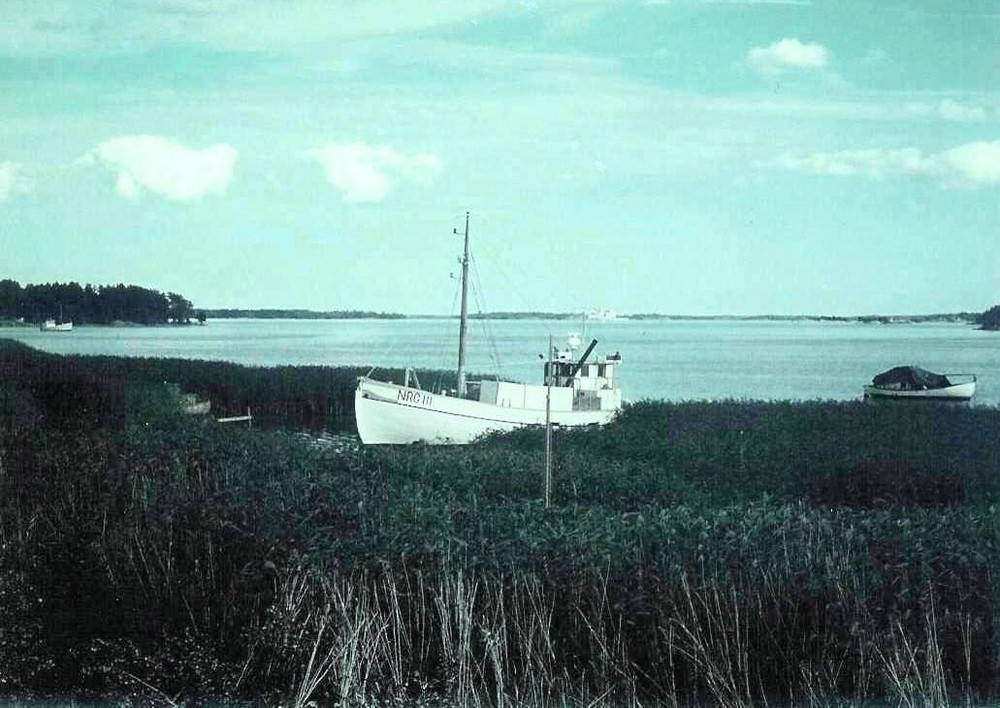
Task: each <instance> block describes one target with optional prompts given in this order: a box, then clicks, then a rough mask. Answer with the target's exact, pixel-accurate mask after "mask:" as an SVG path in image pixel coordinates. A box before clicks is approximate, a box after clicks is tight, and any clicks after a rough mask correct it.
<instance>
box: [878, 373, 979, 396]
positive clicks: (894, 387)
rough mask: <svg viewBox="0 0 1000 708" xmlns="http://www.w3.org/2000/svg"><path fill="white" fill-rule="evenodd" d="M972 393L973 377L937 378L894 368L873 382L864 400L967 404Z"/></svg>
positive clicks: (963, 375) (951, 376) (948, 375)
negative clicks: (883, 399)
mask: <svg viewBox="0 0 1000 708" xmlns="http://www.w3.org/2000/svg"><path fill="white" fill-rule="evenodd" d="M975 393H976V375H975V374H936V373H934V372H933V371H928V370H927V369H921V368H920V367H919V366H896V367H893V368H891V369H889V370H888V371H883V372H882V373H881V374H878V375H876V376H875V377H874V378H872V382H871V384H869V385H867V386H865V395H864V397H865V398H898V399H912V400H924V401H926V400H930V401H968V400H969V399H970V398H972V396H973V395H974V394H975Z"/></svg>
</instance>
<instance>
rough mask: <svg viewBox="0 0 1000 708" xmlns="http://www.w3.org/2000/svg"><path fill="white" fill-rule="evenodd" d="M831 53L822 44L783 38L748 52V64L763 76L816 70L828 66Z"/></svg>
mask: <svg viewBox="0 0 1000 708" xmlns="http://www.w3.org/2000/svg"><path fill="white" fill-rule="evenodd" d="M828 64H829V53H828V52H827V50H826V47H824V46H823V45H822V44H811V43H808V44H807V43H803V42H800V41H799V40H798V39H795V38H792V39H782V40H779V41H777V42H775V43H774V44H772V45H770V46H769V47H754V48H753V49H751V50H750V51H749V52H747V65H748V66H749V67H750V68H751V69H752V70H753V71H755V72H757V73H758V74H761V75H762V76H774V75H777V74H783V73H785V72H788V71H815V70H823V69H826V68H827V65H828Z"/></svg>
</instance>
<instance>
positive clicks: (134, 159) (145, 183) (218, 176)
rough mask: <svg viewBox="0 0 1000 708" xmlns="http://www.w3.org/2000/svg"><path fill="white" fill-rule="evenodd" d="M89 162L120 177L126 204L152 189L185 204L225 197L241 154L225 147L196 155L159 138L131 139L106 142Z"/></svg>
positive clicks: (224, 145) (131, 137) (114, 139)
mask: <svg viewBox="0 0 1000 708" xmlns="http://www.w3.org/2000/svg"><path fill="white" fill-rule="evenodd" d="M87 159H89V160H92V161H96V162H98V163H100V164H101V165H103V166H105V167H107V168H108V169H109V170H111V171H113V172H115V173H116V175H117V181H116V187H115V188H116V190H117V192H118V194H119V195H120V196H122V197H125V198H126V199H135V198H137V197H138V196H139V195H140V193H141V192H142V189H147V190H149V191H150V192H154V193H156V194H159V195H160V196H162V197H165V198H166V199H170V200H173V201H180V202H185V201H191V200H194V199H199V198H201V197H204V196H206V195H210V194H212V195H222V194H225V193H226V190H227V189H228V188H229V183H230V182H231V181H232V178H233V168H234V167H235V165H236V159H237V152H236V149H235V148H233V147H232V146H231V145H226V144H224V143H223V144H218V145H212V146H211V147H208V148H205V149H204V150H195V149H192V148H189V147H185V146H183V145H180V144H179V143H175V142H173V141H171V140H168V139H167V138H163V137H160V136H157V135H129V136H124V137H120V138H112V139H111V140H106V141H104V142H102V143H100V144H99V145H98V146H97V147H95V148H94V149H93V150H92V151H91V152H90V153H89V154H88V155H87Z"/></svg>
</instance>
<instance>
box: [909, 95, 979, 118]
mask: <svg viewBox="0 0 1000 708" xmlns="http://www.w3.org/2000/svg"><path fill="white" fill-rule="evenodd" d="M905 110H906V113H907V114H908V115H911V116H918V117H921V118H940V119H942V120H948V121H955V122H971V121H980V120H986V117H987V116H986V110H985V109H983V108H982V107H980V106H970V105H966V104H962V103H959V102H958V101H956V100H954V99H952V98H943V99H941V100H940V101H938V102H937V103H908V104H906V106H905Z"/></svg>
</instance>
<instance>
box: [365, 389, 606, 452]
mask: <svg viewBox="0 0 1000 708" xmlns="http://www.w3.org/2000/svg"><path fill="white" fill-rule="evenodd" d="M354 412H355V417H356V419H357V424H358V435H359V436H360V437H361V441H362V442H364V443H365V444H367V445H405V444H408V443H413V442H427V443H432V444H463V443H469V442H472V441H473V440H475V439H476V438H478V437H480V436H482V435H485V434H487V433H491V432H506V431H511V430H515V429H517V428H523V427H526V426H532V425H545V408H541V409H540V410H539V409H536V408H513V407H508V406H500V405H495V404H491V403H483V402H481V401H475V400H469V399H464V398H456V397H454V396H444V395H441V394H436V393H430V392H428V391H422V390H420V389H415V388H407V387H405V386H399V385H397V384H393V383H386V382H383V381H375V380H374V379H369V378H361V379H360V380H359V381H358V388H357V390H356V391H355V394H354ZM616 412H617V410H592V411H573V410H553V411H551V421H552V423H553V424H555V425H560V426H564V427H577V426H586V425H603V424H604V423H608V422H610V421H611V419H612V418H613V417H614V415H615V413H616Z"/></svg>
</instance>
